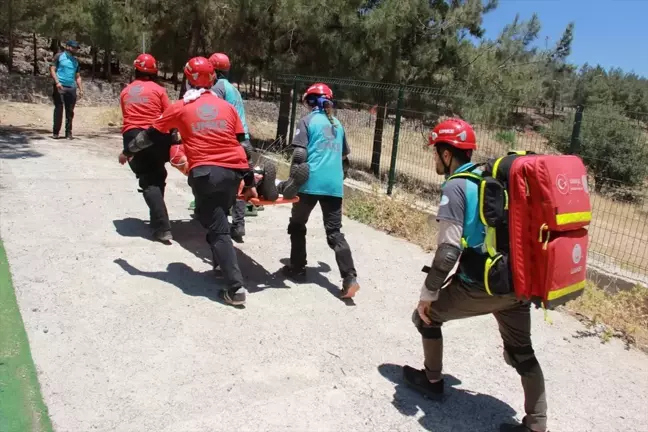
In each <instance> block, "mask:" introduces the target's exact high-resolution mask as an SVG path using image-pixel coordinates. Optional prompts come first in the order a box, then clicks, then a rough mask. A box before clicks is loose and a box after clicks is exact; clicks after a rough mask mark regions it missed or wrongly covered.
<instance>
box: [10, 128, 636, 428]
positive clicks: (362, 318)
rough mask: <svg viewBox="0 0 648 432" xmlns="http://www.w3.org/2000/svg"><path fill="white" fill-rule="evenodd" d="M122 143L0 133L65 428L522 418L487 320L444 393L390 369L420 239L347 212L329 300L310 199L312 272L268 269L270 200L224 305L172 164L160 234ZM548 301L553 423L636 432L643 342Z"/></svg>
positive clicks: (279, 246)
mask: <svg viewBox="0 0 648 432" xmlns="http://www.w3.org/2000/svg"><path fill="white" fill-rule="evenodd" d="M119 146H120V141H119V139H118V138H116V137H93V138H92V139H91V140H90V139H88V138H87V137H86V138H84V137H81V139H77V140H75V141H73V142H67V141H52V140H49V139H47V138H43V137H39V136H37V135H36V136H32V137H31V138H30V139H29V140H28V139H27V138H26V137H25V135H21V134H15V133H13V134H12V133H9V134H8V133H3V134H0V235H1V236H2V238H3V240H4V243H5V246H6V249H7V253H8V256H9V262H10V264H11V266H12V273H13V277H14V283H15V287H16V290H17V296H18V300H19V303H20V307H21V311H22V314H23V318H24V320H25V323H26V324H25V325H26V329H27V333H28V335H29V339H30V343H31V349H32V353H33V357H34V361H35V362H36V365H37V367H38V371H39V378H40V381H41V385H42V388H43V394H44V397H45V401H46V403H47V405H48V407H49V410H50V415H51V417H52V421H53V423H54V426H55V429H56V430H57V431H59V432H62V431H70V432H84V431H137V432H146V431H155V432H177V431H371V432H375V431H421V430H428V431H434V432H446V431H447V432H450V431H454V432H462V431H465V432H469V431H470V432H481V431H484V432H485V431H495V430H497V425H498V424H499V423H500V422H503V421H507V420H510V419H512V418H520V417H521V416H522V414H521V411H522V407H523V400H522V391H521V387H520V384H519V378H518V376H517V375H516V373H515V371H514V370H513V369H511V368H509V367H508V366H506V364H505V363H504V361H503V359H502V357H501V342H500V340H499V335H498V332H497V326H496V323H495V321H494V319H493V318H492V317H490V316H486V317H481V318H475V319H471V320H464V321H458V322H453V323H450V324H448V325H447V326H446V327H445V328H444V335H445V340H446V358H445V364H446V368H447V370H446V372H447V373H448V374H450V375H452V377H456V378H451V379H450V380H449V381H451V383H452V384H453V388H452V389H450V390H449V392H448V394H449V398H448V399H447V401H446V402H445V403H444V404H441V405H439V404H435V403H432V402H428V401H425V400H423V399H421V398H419V397H417V396H416V395H415V394H414V393H412V392H410V391H409V390H407V389H406V388H405V387H404V386H403V385H402V384H401V381H400V370H399V366H400V365H403V364H405V363H410V364H414V365H418V364H420V363H421V349H420V340H419V336H418V334H417V333H416V331H415V329H414V327H413V326H412V324H411V322H410V314H411V311H412V309H413V307H414V305H415V303H416V301H417V294H418V290H419V287H420V285H421V282H422V280H423V274H422V273H421V272H420V268H421V266H422V265H423V264H427V263H429V262H430V259H431V257H430V255H429V254H425V253H424V252H422V251H421V250H420V249H419V248H418V247H416V246H414V245H411V244H409V243H407V242H406V241H403V240H400V239H395V238H392V237H390V236H388V235H386V234H383V233H380V232H378V231H376V230H373V229H371V228H368V227H366V226H364V225H361V224H359V223H356V222H353V221H349V220H345V232H346V233H347V237H348V239H349V241H350V244H351V246H352V248H353V250H354V252H355V259H356V264H357V267H358V269H359V271H360V281H361V283H362V290H361V291H360V293H359V294H358V296H357V298H356V303H357V304H356V305H352V306H349V305H346V304H344V303H342V302H341V301H340V300H339V299H337V298H336V296H335V294H337V289H338V288H337V287H338V284H339V275H338V273H337V270H336V269H335V260H334V257H333V253H332V252H331V251H330V250H329V248H328V246H327V244H326V241H325V238H324V235H323V228H322V227H321V217H320V215H319V214H314V215H313V218H312V221H311V223H310V231H309V252H310V264H311V265H312V268H310V269H309V275H310V276H309V278H310V281H311V282H310V283H308V284H303V285H295V284H293V283H291V282H287V281H285V280H283V279H282V278H281V277H279V276H276V275H275V274H274V273H275V272H276V271H277V270H278V269H279V268H280V267H281V263H280V260H281V259H282V258H285V257H286V256H287V255H288V247H289V244H288V238H287V235H286V231H285V229H286V224H287V220H288V216H289V208H288V207H274V208H267V210H266V211H265V212H262V213H260V216H259V217H257V218H250V219H248V236H247V237H246V239H247V242H246V243H245V244H243V245H241V246H240V248H239V250H240V253H239V259H240V263H241V267H242V269H243V272H244V274H245V275H246V277H247V278H248V282H249V289H250V291H251V292H252V293H251V295H250V296H249V302H248V306H247V308H246V309H245V310H238V309H234V308H231V307H228V306H225V305H223V304H221V303H220V302H218V301H217V300H216V294H217V287H216V285H215V283H216V282H215V281H214V280H213V279H212V276H211V272H210V264H209V262H208V261H207V257H208V250H207V248H206V245H205V243H204V232H203V230H202V229H201V228H200V226H198V225H197V224H196V223H194V222H192V221H190V220H189V217H188V216H189V215H188V211H187V210H186V207H187V204H188V202H189V200H190V199H191V195H190V191H189V188H188V186H186V184H185V180H184V178H183V177H182V176H181V175H180V174H179V173H177V172H176V171H175V170H171V172H170V180H169V187H168V192H167V200H168V206H169V211H170V214H171V218H172V219H173V220H174V221H175V222H174V224H173V229H174V235H175V237H176V241H175V242H174V243H173V245H170V246H165V245H162V244H159V243H154V242H152V241H150V240H148V239H147V238H146V235H147V226H146V223H145V222H144V221H145V220H146V219H147V211H146V207H145V205H144V202H143V199H142V197H141V195H140V194H138V193H137V191H136V183H135V180H134V178H133V176H132V174H131V172H130V171H129V170H128V168H126V167H122V166H120V165H118V164H117V162H116V154H117V151H118V148H119ZM143 220H144V221H143ZM552 317H553V320H554V324H553V325H549V324H546V323H545V322H543V320H542V314H541V313H540V312H539V311H538V312H536V313H534V316H533V318H534V342H535V348H536V351H537V352H538V353H539V354H538V357H539V359H540V362H541V364H542V366H543V368H544V370H545V375H546V377H547V388H548V397H549V403H550V427H551V430H552V431H554V432H567V431H578V432H582V431H601V432H612V431H624V432H630V431H644V430H645V429H646V424H648V414H647V413H646V406H648V359H647V358H646V356H645V355H643V354H641V353H639V352H636V351H626V350H625V349H624V348H623V346H622V345H621V344H620V343H618V342H612V343H610V344H607V345H602V344H601V343H600V342H599V340H598V339H597V338H595V337H590V336H587V332H585V329H584V328H583V327H582V326H581V325H580V324H579V323H578V322H577V321H575V320H574V319H572V318H570V317H568V316H565V315H561V314H558V313H553V314H552ZM642 407H643V408H642Z"/></svg>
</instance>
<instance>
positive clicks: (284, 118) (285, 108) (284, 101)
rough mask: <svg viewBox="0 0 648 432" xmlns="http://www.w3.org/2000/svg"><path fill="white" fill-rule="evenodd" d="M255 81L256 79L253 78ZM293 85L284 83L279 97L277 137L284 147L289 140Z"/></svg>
mask: <svg viewBox="0 0 648 432" xmlns="http://www.w3.org/2000/svg"><path fill="white" fill-rule="evenodd" d="M253 82H254V80H253ZM291 93H292V85H290V84H283V85H282V86H281V96H280V98H279V118H278V119H277V137H276V139H277V140H278V141H280V142H281V144H282V147H283V145H284V144H286V143H287V142H288V127H289V126H290V105H291V102H292V94H291Z"/></svg>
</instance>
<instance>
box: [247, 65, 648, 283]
mask: <svg viewBox="0 0 648 432" xmlns="http://www.w3.org/2000/svg"><path fill="white" fill-rule="evenodd" d="M314 82H324V83H326V84H327V85H329V86H330V87H331V88H332V90H333V92H334V94H335V101H336V102H335V103H336V109H335V115H336V117H337V118H338V119H339V120H340V121H341V122H342V125H343V126H344V128H345V132H346V134H347V138H348V141H349V144H350V147H351V156H350V159H351V163H352V167H353V169H354V170H355V174H356V175H355V176H354V177H355V178H357V179H362V180H364V181H371V182H374V183H378V184H380V185H381V187H382V188H383V190H384V191H385V193H387V194H392V193H394V192H400V191H403V192H407V193H410V194H415V195H416V196H417V199H418V200H420V201H422V202H429V203H436V201H437V200H438V199H439V195H438V191H439V187H440V185H441V183H442V181H443V178H442V177H441V176H439V175H437V174H436V172H435V169H434V154H433V152H432V151H431V150H430V149H429V148H428V147H427V145H426V144H427V137H428V134H429V132H430V130H431V128H432V127H434V125H435V124H436V123H437V122H438V121H439V120H440V119H442V118H444V117H452V116H458V117H461V118H463V119H465V120H467V121H468V122H470V123H471V124H472V125H473V127H474V128H475V132H476V134H477V143H478V147H479V149H478V150H477V151H476V153H475V161H476V162H482V161H485V160H486V159H488V158H491V157H496V156H497V157H499V156H502V155H504V154H506V153H507V152H508V151H511V150H532V151H534V152H536V153H545V154H546V153H571V154H577V155H580V156H581V157H582V158H583V160H584V161H585V163H586V165H587V166H588V169H589V172H590V186H591V190H592V191H593V193H592V204H593V212H594V220H593V222H592V224H591V226H590V233H591V240H590V242H591V251H592V256H593V257H595V258H597V259H598V260H599V261H601V260H603V261H605V262H606V263H607V264H608V265H612V266H614V267H615V268H617V269H623V270H625V271H631V272H641V273H644V274H645V273H648V248H646V246H645V245H646V244H648V213H647V212H648V204H646V200H645V195H646V193H645V184H646V177H647V176H648V129H647V128H646V123H645V121H646V120H648V116H647V115H646V114H642V113H621V112H619V111H618V110H615V109H614V108H613V107H591V108H590V107H588V108H583V107H580V106H579V107H571V108H567V107H560V108H556V107H551V106H545V107H540V108H538V107H525V106H520V105H518V104H517V103H516V101H515V99H513V98H510V97H498V98H495V99H493V98H492V97H489V98H487V97H483V96H481V95H467V94H462V93H461V91H458V90H457V89H452V90H444V89H435V88H425V87H413V86H400V85H393V84H383V83H373V82H365V81H355V80H346V79H330V78H322V77H313V76H295V75H286V76H280V77H278V78H277V79H275V80H273V82H272V84H271V85H270V84H268V87H267V89H261V90H260V91H257V93H260V96H261V98H260V99H259V98H258V96H259V94H257V98H256V99H249V100H248V101H247V103H246V109H247V118H248V123H249V125H250V130H251V132H252V135H253V139H254V141H255V145H256V146H257V147H259V148H265V149H266V150H269V151H274V152H278V153H281V152H282V151H283V152H285V151H286V150H287V149H288V146H289V143H290V142H291V140H292V137H293V132H294V128H295V125H296V123H297V122H298V121H299V119H300V118H301V117H303V116H305V115H307V114H308V110H307V108H306V107H305V106H304V105H302V104H301V103H300V102H301V96H302V94H303V93H304V91H305V90H306V88H307V87H308V86H310V85H311V84H312V83H314ZM259 88H261V87H260V86H259ZM242 90H243V91H244V89H242ZM611 270H614V269H611Z"/></svg>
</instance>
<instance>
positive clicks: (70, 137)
mask: <svg viewBox="0 0 648 432" xmlns="http://www.w3.org/2000/svg"><path fill="white" fill-rule="evenodd" d="M65 139H68V140H72V139H74V137H73V136H72V132H69V133H66V134H65Z"/></svg>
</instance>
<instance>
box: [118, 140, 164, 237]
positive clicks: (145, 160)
mask: <svg viewBox="0 0 648 432" xmlns="http://www.w3.org/2000/svg"><path fill="white" fill-rule="evenodd" d="M142 130H143V129H131V130H129V131H126V133H124V135H123V139H124V148H126V146H127V145H128V143H129V142H130V141H131V140H132V139H134V138H135V137H136V136H137V134H138V133H140V132H141V131H142ZM156 138H157V137H156ZM170 145H171V137H170V136H169V138H168V140H167V139H166V136H162V137H161V138H159V142H156V143H155V144H154V145H152V146H151V147H147V148H145V149H144V150H142V151H140V152H137V153H135V156H133V158H132V159H131V160H130V162H128V165H130V168H131V170H132V171H133V172H134V173H135V176H136V177H137V179H138V180H139V187H140V192H142V194H143V195H144V201H146V205H147V206H148V208H149V214H150V218H151V228H152V229H153V230H154V231H169V230H170V229H171V223H170V222H169V213H168V212H167V207H166V204H165V202H164V189H165V187H166V178H167V170H166V167H165V166H164V165H165V164H166V163H167V162H168V161H169V147H170Z"/></svg>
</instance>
